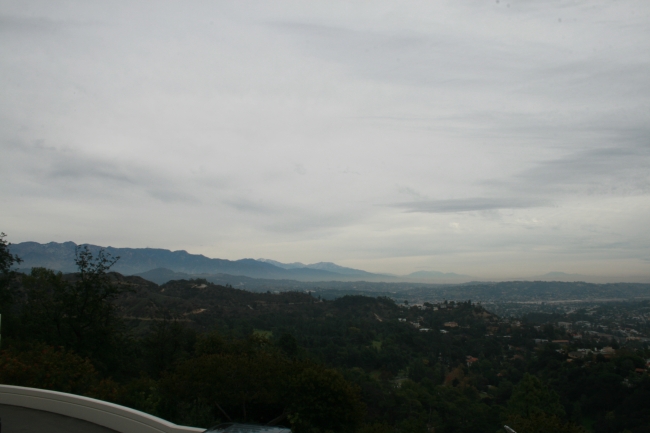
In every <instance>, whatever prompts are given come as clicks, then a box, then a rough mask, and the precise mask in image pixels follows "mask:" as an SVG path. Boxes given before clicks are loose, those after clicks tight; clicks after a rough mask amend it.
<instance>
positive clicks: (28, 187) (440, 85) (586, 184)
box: [0, 0, 650, 279]
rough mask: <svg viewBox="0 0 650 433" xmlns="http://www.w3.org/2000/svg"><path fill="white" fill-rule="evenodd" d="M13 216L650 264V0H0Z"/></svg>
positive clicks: (209, 249)
mask: <svg viewBox="0 0 650 433" xmlns="http://www.w3.org/2000/svg"><path fill="white" fill-rule="evenodd" d="M0 152H1V157H0V199H1V204H0V220H1V226H0V230H1V231H4V232H6V233H7V234H8V235H9V236H8V239H9V241H11V242H14V243H18V242H22V241H28V240H30V241H37V242H50V241H57V242H63V241H69V240H71V241H74V242H77V243H85V242H88V243H93V244H98V245H104V246H107V245H111V246H115V247H157V248H167V249H172V250H176V249H185V250H187V251H189V252H191V253H200V254H205V255H207V256H209V257H219V258H226V259H240V258H245V257H252V258H260V257H264V258H270V259H274V260H279V261H284V262H293V261H302V262H308V263H312V262H318V261H332V262H336V263H338V264H340V265H345V266H351V267H356V268H361V269H365V270H368V271H373V272H393V273H409V272H413V271H418V270H436V271H444V272H457V273H463V274H470V275H474V276H479V277H483V278H513V277H520V276H526V275H539V274H543V273H546V272H550V271H563V272H569V273H581V274H589V275H610V276H619V277H621V278H622V279H626V278H629V277H631V276H639V275H649V274H650V224H649V223H650V2H648V1H647V0H638V1H633V0H617V1H602V0H601V1H598V0H589V1H568V0H563V1H551V0H540V1H535V0H526V1H518V0H510V1H508V0H497V1H494V0H491V1H479V0H473V1H455V0H454V1H448V2H445V1H433V2H431V1H426V2H415V1H412V2H404V1H393V2H383V1H372V2H370V1H364V2H360V1H359V2H349V1H343V2H336V1H331V0H328V1H323V2H317V1H295V2H291V1H273V2H269V1H266V2H254V1H221V2H220V1H203V2H199V1H186V2H179V1H170V2H165V1H160V0H156V1H149V2H148V1H128V2H127V1H121V2H115V1H102V2H88V1H52V0H47V1H42V2H39V1H29V0H27V1H26V0H19V1H11V0H4V1H3V2H2V3H0Z"/></svg>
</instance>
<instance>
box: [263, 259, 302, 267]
mask: <svg viewBox="0 0 650 433" xmlns="http://www.w3.org/2000/svg"><path fill="white" fill-rule="evenodd" d="M257 261H259V262H264V263H270V264H272V265H273V266H277V267H278V268H282V269H296V268H305V267H307V265H305V264H304V263H300V262H294V263H281V262H276V261H275V260H271V259H257Z"/></svg>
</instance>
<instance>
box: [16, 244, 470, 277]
mask: <svg viewBox="0 0 650 433" xmlns="http://www.w3.org/2000/svg"><path fill="white" fill-rule="evenodd" d="M78 246H87V247H88V248H89V249H90V251H91V252H92V253H93V254H97V253H98V252H99V251H100V250H101V249H103V250H104V251H105V252H106V253H108V254H110V255H111V256H113V257H120V260H118V262H117V263H116V264H115V265H114V266H113V268H112V270H114V271H116V272H119V273H121V274H123V275H139V276H142V277H143V278H148V279H150V280H151V281H154V282H156V283H159V284H161V283H163V282H165V281H169V280H171V279H181V278H185V279H187V278H193V277H197V276H201V277H205V278H207V277H215V276H224V275H231V276H243V277H249V278H263V279H274V280H280V279H281V280H296V281H368V282H398V281H407V282H408V281H412V282H434V283H459V282H466V281H470V280H471V279H472V278H471V277H468V276H464V275H458V274H445V273H442V272H415V273H413V274H410V275H405V276H396V275H388V274H375V273H371V272H366V271H363V270H360V269H353V268H347V267H344V266H339V265H337V264H334V263H329V262H319V263H313V264H304V263H298V262H296V263H281V262H277V261H275V260H270V259H258V260H254V259H241V260H225V259H212V258H209V257H206V256H203V255H200V254H190V253H188V252H187V251H170V250H165V249H158V248H114V247H102V246H99V245H90V244H82V245H77V244H75V243H74V242H63V243H57V242H50V243H47V244H40V243H38V242H22V243H19V244H12V245H11V246H10V251H11V253H12V254H16V255H18V256H19V257H20V258H22V259H23V262H22V263H21V265H20V266H21V268H22V269H24V270H30V269H31V268H33V267H45V268H49V269H54V270H57V271H61V272H74V271H76V265H75V262H74V259H75V250H76V248H77V247H78ZM220 278H221V277H220ZM211 279H212V280H213V279H214V278H211Z"/></svg>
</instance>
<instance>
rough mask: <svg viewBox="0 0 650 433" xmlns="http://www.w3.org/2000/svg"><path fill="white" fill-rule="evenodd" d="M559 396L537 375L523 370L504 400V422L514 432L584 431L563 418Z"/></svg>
mask: <svg viewBox="0 0 650 433" xmlns="http://www.w3.org/2000/svg"><path fill="white" fill-rule="evenodd" d="M564 416H565V411H564V408H563V407H562V405H561V404H560V396H559V395H558V394H557V393H556V392H555V391H553V390H552V389H550V388H548V387H547V386H545V385H544V384H543V383H542V381H541V380H539V378H537V377H535V376H533V375H531V374H528V373H526V374H525V375H524V377H523V378H522V379H521V381H520V382H519V383H518V384H517V386H515V387H514V390H513V392H512V397H510V401H508V407H507V410H506V420H505V423H506V424H507V425H508V426H510V427H511V428H513V429H514V430H515V431H516V432H517V433H584V429H583V428H582V427H580V426H578V425H575V424H572V423H569V422H566V421H564V420H563V418H564Z"/></svg>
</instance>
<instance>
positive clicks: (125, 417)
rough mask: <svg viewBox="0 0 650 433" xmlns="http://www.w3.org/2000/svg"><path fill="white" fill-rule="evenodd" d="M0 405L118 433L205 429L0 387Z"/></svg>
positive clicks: (84, 399)
mask: <svg viewBox="0 0 650 433" xmlns="http://www.w3.org/2000/svg"><path fill="white" fill-rule="evenodd" d="M0 404H6V405H11V406H20V407H26V408H30V409H37V410H42V411H46V412H52V413H56V414H60V415H65V416H69V417H71V418H77V419H81V420H84V421H88V422H90V423H93V424H97V425H100V426H103V427H106V428H109V429H112V430H115V431H117V432H120V433H202V432H204V431H205V429H202V428H196V427H185V426H179V425H176V424H172V423H170V422H169V421H165V420H164V419H161V418H158V417H155V416H152V415H149V414H146V413H144V412H140V411H138V410H135V409H131V408H128V407H124V406H120V405H117V404H113V403H108V402H106V401H101V400H96V399H94V398H89V397H83V396H80V395H74V394H66V393H64V392H57V391H48V390H45V389H36V388H25V387H22V386H12V385H0Z"/></svg>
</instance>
